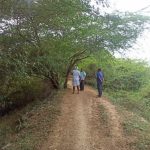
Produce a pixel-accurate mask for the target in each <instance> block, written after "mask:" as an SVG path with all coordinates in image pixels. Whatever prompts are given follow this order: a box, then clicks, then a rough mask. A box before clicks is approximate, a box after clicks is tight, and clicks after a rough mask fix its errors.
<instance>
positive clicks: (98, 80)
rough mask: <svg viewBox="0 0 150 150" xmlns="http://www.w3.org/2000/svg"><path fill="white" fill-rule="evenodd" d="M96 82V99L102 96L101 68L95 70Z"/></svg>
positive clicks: (102, 78)
mask: <svg viewBox="0 0 150 150" xmlns="http://www.w3.org/2000/svg"><path fill="white" fill-rule="evenodd" d="M96 80H97V89H98V97H101V96H102V88H103V81H104V75H103V72H102V70H101V68H99V69H98V70H97V73H96Z"/></svg>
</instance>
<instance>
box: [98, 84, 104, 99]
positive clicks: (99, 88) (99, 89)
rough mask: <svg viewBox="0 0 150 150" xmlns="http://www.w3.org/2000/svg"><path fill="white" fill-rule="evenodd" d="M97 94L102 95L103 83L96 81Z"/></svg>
mask: <svg viewBox="0 0 150 150" xmlns="http://www.w3.org/2000/svg"><path fill="white" fill-rule="evenodd" d="M97 89H98V96H100V97H101V96H102V89H103V84H102V82H97Z"/></svg>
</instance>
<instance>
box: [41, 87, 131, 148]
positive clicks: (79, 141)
mask: <svg viewBox="0 0 150 150" xmlns="http://www.w3.org/2000/svg"><path fill="white" fill-rule="evenodd" d="M96 95H97V93H96V91H95V90H94V89H92V88H91V87H88V86H86V87H85V91H83V92H80V93H79V94H76V93H75V94H72V90H71V84H69V88H68V89H67V92H66V93H65V94H64V96H63V98H62V99H63V101H62V106H61V115H60V117H59V118H58V121H57V122H56V124H55V125H54V127H53V129H52V131H51V133H50V135H49V138H48V139H47V140H46V142H45V143H43V146H42V147H41V148H40V150H129V146H128V140H127V139H126V138H125V136H124V135H123V129H122V126H121V118H120V116H119V115H118V113H117V111H116V109H115V106H114V105H112V104H111V102H109V101H108V100H107V99H106V98H103V97H102V98H97V97H96ZM100 106H102V107H103V108H104V111H105V113H106V115H107V117H106V119H107V122H105V123H104V122H103V120H102V119H101V117H100V116H101V115H102V114H101V110H100V109H101V107H100Z"/></svg>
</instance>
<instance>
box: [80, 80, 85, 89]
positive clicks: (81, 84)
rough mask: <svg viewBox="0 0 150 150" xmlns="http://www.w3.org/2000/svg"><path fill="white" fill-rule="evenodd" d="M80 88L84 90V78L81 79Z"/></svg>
mask: <svg viewBox="0 0 150 150" xmlns="http://www.w3.org/2000/svg"><path fill="white" fill-rule="evenodd" d="M80 90H81V91H84V80H81V81H80Z"/></svg>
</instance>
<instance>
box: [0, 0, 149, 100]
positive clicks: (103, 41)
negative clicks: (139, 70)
mask: <svg viewBox="0 0 150 150" xmlns="http://www.w3.org/2000/svg"><path fill="white" fill-rule="evenodd" d="M97 2H99V3H100V4H101V5H104V4H106V5H107V1H105V0H97ZM0 6H2V8H1V9H0V10H1V12H0V13H1V19H0V21H1V23H0V27H1V31H0V42H1V43H2V44H1V46H0V77H1V79H0V83H1V87H0V88H1V91H0V95H2V96H1V97H3V98H2V99H3V100H4V101H5V97H8V95H9V94H10V93H11V92H12V93H13V92H14V91H15V90H16V89H19V88H20V87H19V86H21V88H20V89H21V90H22V89H23V91H24V92H25V93H29V95H30V91H34V90H35V89H32V87H31V85H30V84H29V83H25V86H24V87H23V86H22V84H24V83H22V82H18V81H19V80H20V79H22V78H24V80H26V79H27V78H28V77H29V78H30V79H31V78H32V76H37V77H38V78H42V79H48V80H49V81H50V82H51V83H52V85H53V87H54V88H57V89H58V88H60V87H61V85H63V84H64V85H65V84H66V81H67V79H68V75H69V72H70V71H71V69H72V68H73V66H74V65H75V64H77V63H79V62H80V61H82V60H83V59H85V58H87V57H90V58H92V59H93V61H94V60H95V59H96V62H98V64H97V66H99V65H101V67H103V68H104V72H106V75H105V77H106V79H107V74H109V72H110V70H109V68H110V67H112V64H111V62H110V61H109V60H108V59H110V58H111V60H113V57H112V56H111V53H112V52H114V51H118V50H120V48H123V49H126V48H129V47H131V45H132V44H133V41H135V39H136V38H137V37H138V35H140V33H141V32H142V30H143V28H144V25H145V23H146V22H148V21H149V18H148V17H144V16H138V15H135V14H129V13H128V14H127V13H126V14H123V13H113V14H105V13H102V14H101V13H100V12H98V11H95V9H94V8H93V7H91V5H90V0H40V1H33V0H31V1H27V0H23V1H21V0H19V1H18V0H5V1H1V2H0ZM99 56H103V57H99ZM96 57H97V58H96ZM99 58H100V60H99ZM86 61H87V60H86ZM104 61H105V62H106V64H107V65H106V64H105V63H104ZM92 64H93V62H91V66H89V67H88V68H87V72H90V69H93V71H92V72H94V69H95V68H96V67H97V66H95V67H93V66H92ZM104 66H105V67H104ZM106 66H107V67H106ZM107 72H108V73H107ZM89 76H91V77H94V73H92V74H91V75H90V74H89ZM129 76H130V75H129ZM16 78H17V80H16ZM126 78H128V76H127V77H126ZM133 78H134V74H133ZM137 78H138V77H137ZM130 80H132V79H130ZM14 82H16V83H14ZM37 82H39V81H37ZM108 82H113V81H108ZM115 82H118V81H115ZM122 82H123V81H122ZM124 82H126V81H124ZM135 82H137V80H135V81H133V83H135ZM18 83H19V86H18ZM106 83H107V80H106ZM32 84H33V83H32ZM39 84H40V83H39ZM108 84H110V83H108ZM123 84H124V83H121V85H123ZM35 86H38V85H35ZM129 86H131V85H128V87H129ZM138 86H140V84H139V85H137V88H138ZM128 87H127V88H128ZM13 88H14V89H15V90H14V89H13ZM123 88H125V87H123ZM133 88H134V87H133ZM25 89H26V90H25ZM27 89H31V90H27ZM130 89H132V87H130ZM35 91H36V90H35ZM37 91H38V90H37ZM1 93H2V94H1Z"/></svg>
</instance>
